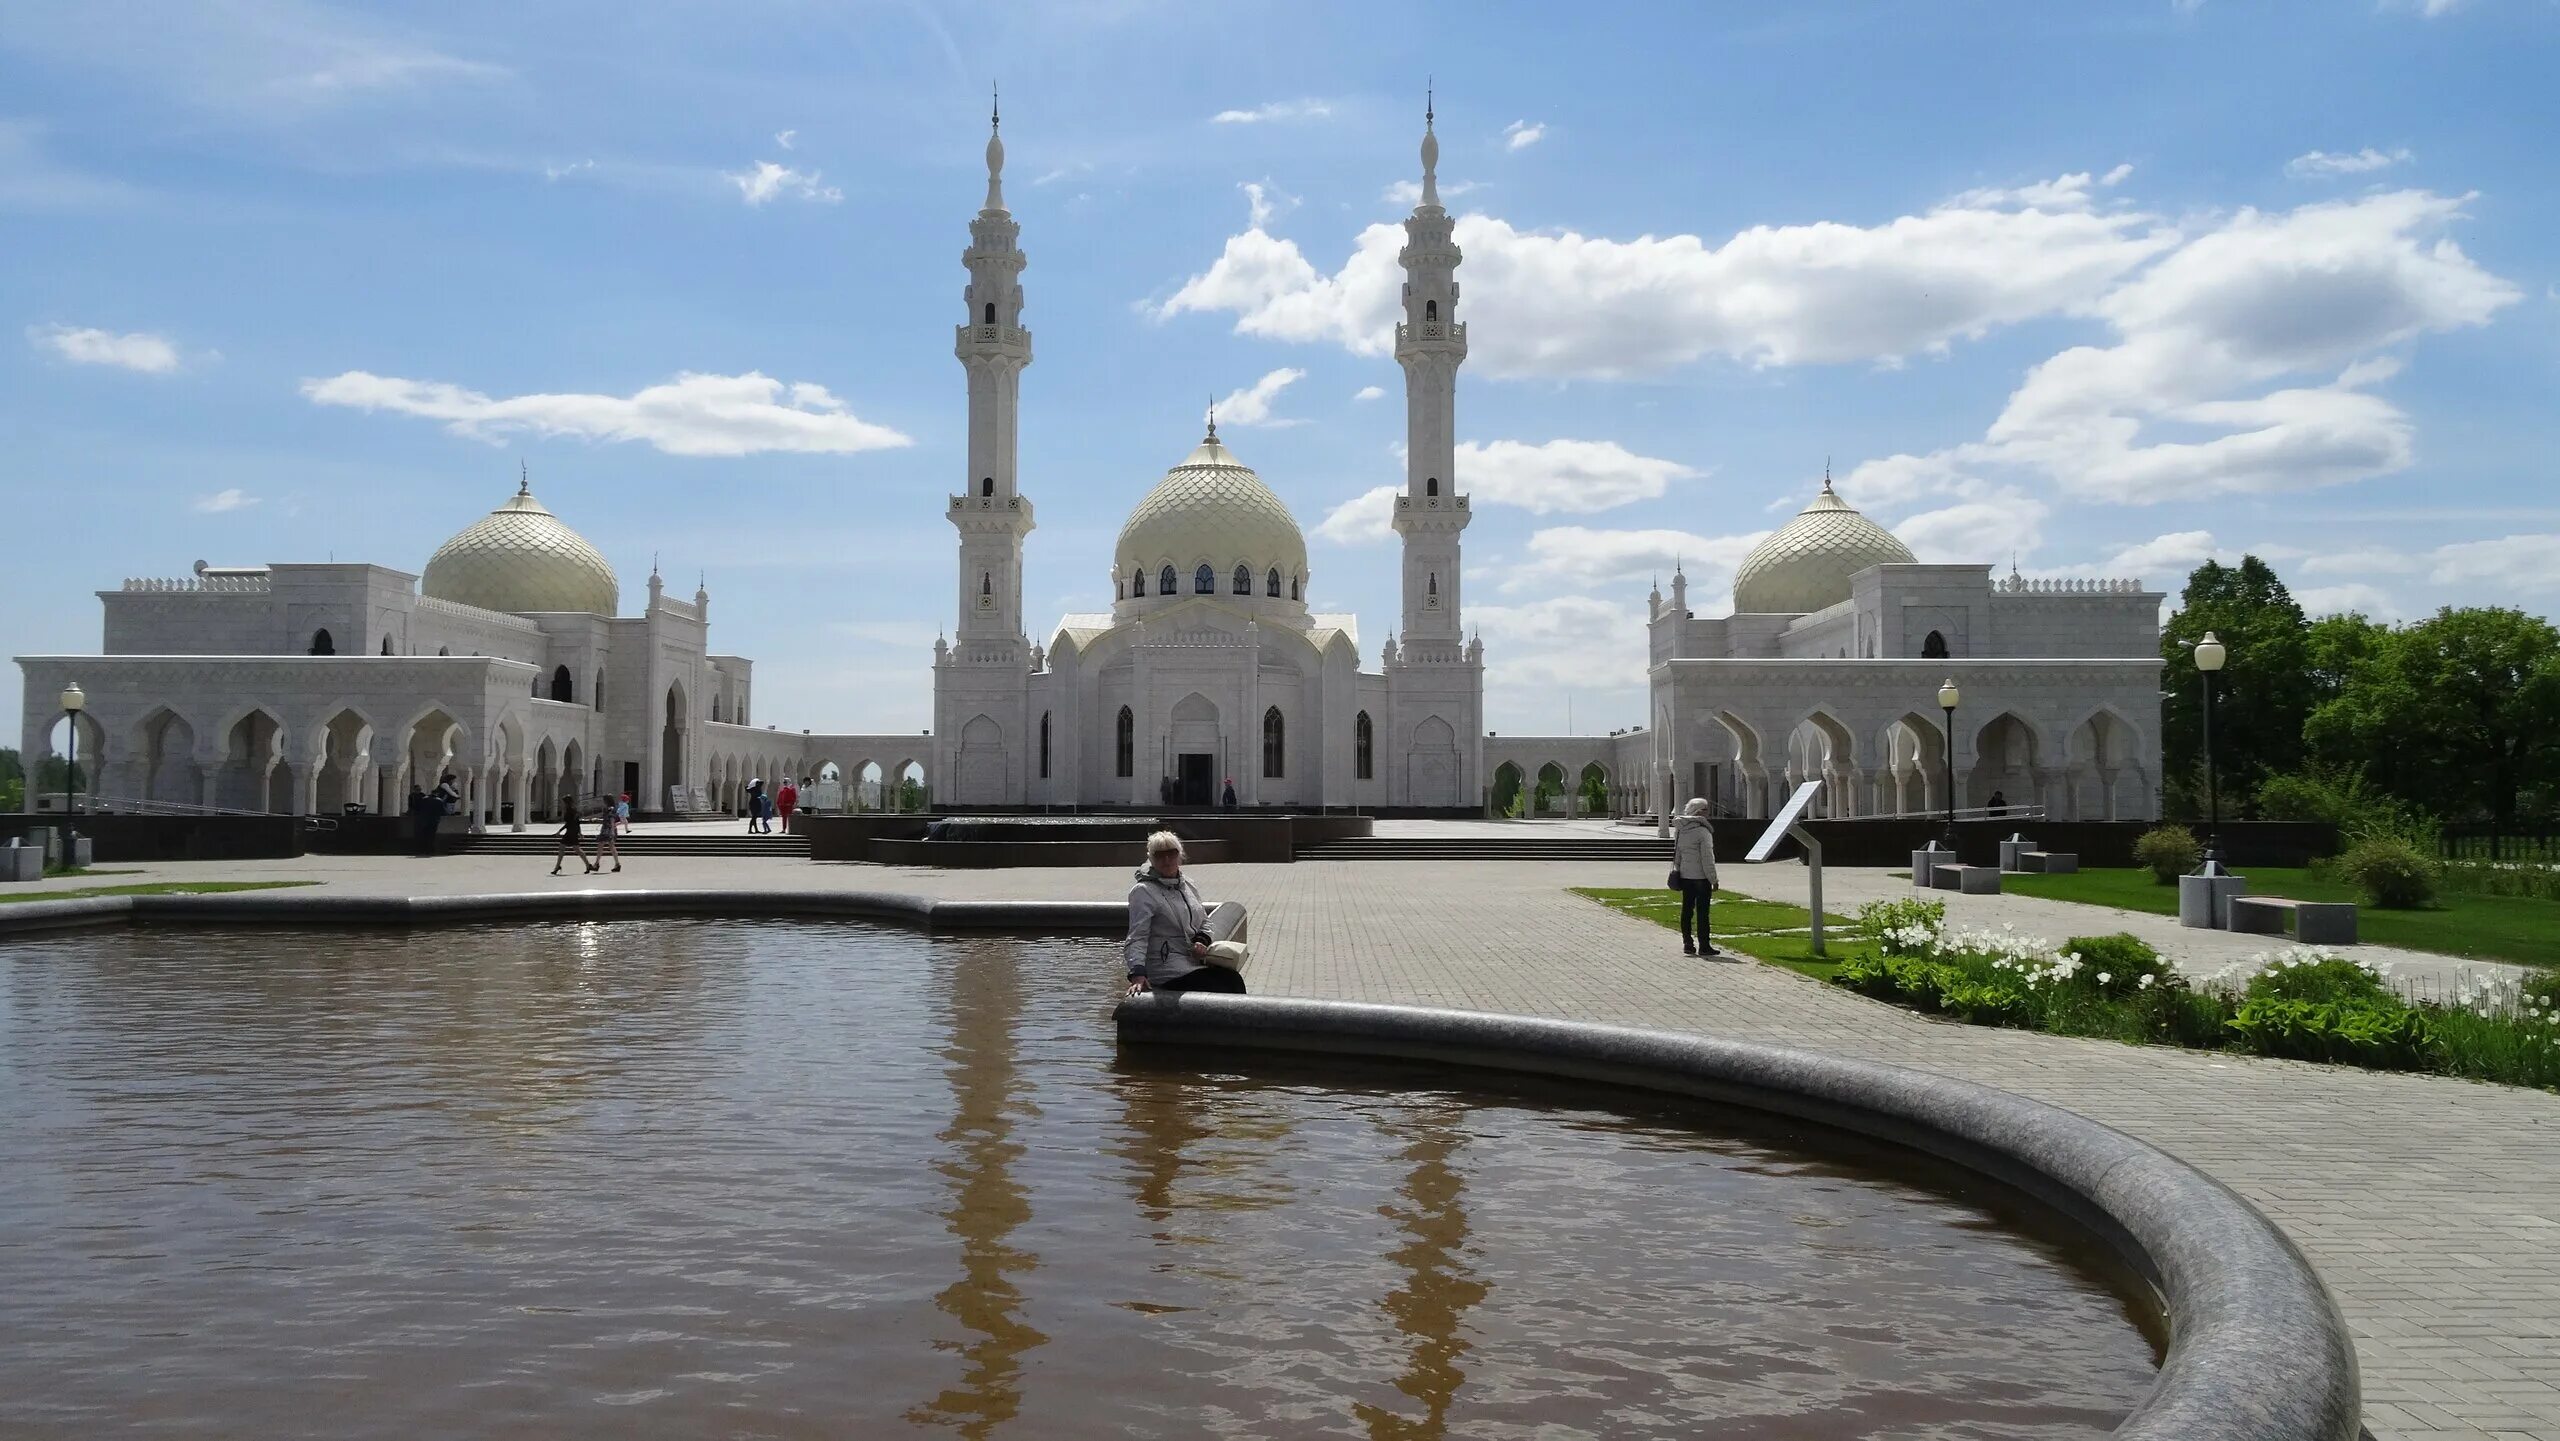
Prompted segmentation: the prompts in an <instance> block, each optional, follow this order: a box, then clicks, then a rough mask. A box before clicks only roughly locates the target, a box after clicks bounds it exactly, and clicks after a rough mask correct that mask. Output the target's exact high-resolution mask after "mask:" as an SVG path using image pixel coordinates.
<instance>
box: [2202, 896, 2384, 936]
mask: <svg viewBox="0 0 2560 1441" xmlns="http://www.w3.org/2000/svg"><path fill="white" fill-rule="evenodd" d="M2229 904H2230V908H2231V929H2232V930H2234V931H2246V932H2248V933H2250V934H2252V935H2265V936H2280V935H2283V934H2284V918H2285V914H2286V913H2287V912H2288V911H2289V912H2291V913H2292V915H2293V938H2294V939H2295V940H2297V941H2300V942H2301V943H2302V944H2304V945H2306V946H2352V945H2354V944H2355V943H2356V907H2355V902H2353V901H2292V900H2287V899H2285V898H2284V897H2282V896H2233V897H2232V898H2231V900H2230V902H2229Z"/></svg>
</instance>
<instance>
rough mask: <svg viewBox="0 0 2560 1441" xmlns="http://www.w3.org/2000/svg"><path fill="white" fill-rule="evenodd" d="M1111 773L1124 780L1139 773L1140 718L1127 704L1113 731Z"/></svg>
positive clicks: (1122, 708) (1121, 711) (1122, 709)
mask: <svg viewBox="0 0 2560 1441" xmlns="http://www.w3.org/2000/svg"><path fill="white" fill-rule="evenodd" d="M1111 773H1112V774H1113V775H1115V776H1118V777H1120V778H1121V779H1123V780H1126V779H1128V778H1130V777H1131V776H1134V775H1136V774H1137V773H1138V718H1137V716H1136V715H1135V714H1134V713H1132V712H1131V711H1130V709H1129V708H1128V707H1127V706H1122V707H1120V721H1119V725H1118V728H1117V730H1116V731H1115V732H1114V733H1113V741H1112V763H1111Z"/></svg>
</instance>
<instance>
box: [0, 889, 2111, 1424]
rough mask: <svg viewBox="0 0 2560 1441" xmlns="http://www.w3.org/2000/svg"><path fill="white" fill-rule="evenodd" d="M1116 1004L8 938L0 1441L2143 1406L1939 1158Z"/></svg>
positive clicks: (1788, 1415)
mask: <svg viewBox="0 0 2560 1441" xmlns="http://www.w3.org/2000/svg"><path fill="white" fill-rule="evenodd" d="M1118 972H1119V963H1118V958H1117V955H1116V948H1115V947H1114V946H1113V945H1112V944H1111V943H1110V942H1108V941H1106V940H1097V939H1090V938H1074V939H1025V938H1005V937H980V936H964V937H954V936H927V935H920V934H915V933H911V932H905V931H899V930H892V929H883V928H875V927H871V926H866V925H858V924H849V923H848V924H806V923H789V924H785V923H761V922H745V923H741V922H722V921H673V920H670V921H625V922H598V923H561V924H556V925H537V926H508V927H472V928H458V929H449V930H420V931H384V932H359V933H323V932H309V931H262V932H248V931H234V932H225V931H198V930H186V929H140V930H127V931H113V932H97V933H89V934H71V935H64V936H59V937H50V938H35V939H15V940H12V941H10V942H9V943H8V944H6V945H5V946H0V1435H6V1436H9V1437H12V1438H17V1437H94V1436H101V1435H106V1434H149V1435H160V1436H176V1437H191V1436H226V1437H229V1436H255V1437H288V1436H328V1437H381V1438H386V1441H389V1438H399V1441H415V1438H421V1437H432V1436H458V1435H469V1436H475V1437H497V1438H520V1437H556V1436H565V1435H577V1434H586V1435H598V1436H617V1437H619V1436H669V1437H714V1436H717V1437H803V1436H805V1437H831V1438H832V1437H846V1436H863V1435H872V1434H881V1433H892V1432H900V1431H916V1432H927V1433H930V1432H935V1431H948V1432H952V1433H956V1434H958V1435H961V1436H968V1437H980V1436H1020V1437H1052V1436H1056V1437H1081V1436H1094V1437H1103V1436H1125V1435H1140V1436H1166V1437H1177V1436H1194V1435H1202V1434H1213V1435H1234V1436H1269V1435H1318V1434H1325V1435H1349V1436H1367V1437H1377V1438H1385V1437H1396V1438H1429V1437H1437V1436H1442V1435H1447V1436H1464V1437H1469V1438H1476V1437H1529V1436H1541V1437H1551V1436H1558V1435H1572V1434H1595V1435H1606V1436H1612V1437H1618V1436H1690V1435H1695V1434H1701V1433H1702V1432H1712V1434H1714V1435H1716V1436H1719V1437H1770V1438H1776V1437H1788V1438H1805V1437H1848V1436H1930V1437H1960V1436H1961V1437H1974V1436H1981V1437H1988V1436H2000V1437H2014V1436H2052V1437H2063V1436H2070V1437H2082V1436H2098V1435H2104V1434H2105V1433H2106V1432H2107V1431H2108V1430H2109V1429H2110V1428H2111V1427H2112V1426H2113V1425H2114V1423H2115V1422H2116V1421H2117V1420H2118V1419H2120V1418H2121V1417H2122V1416H2123V1414H2124V1413H2125V1412H2126V1411H2127V1410H2128V1409H2130V1407H2131V1406H2132V1404H2133V1403H2134V1401H2135V1400H2136V1399H2137V1398H2138V1397H2139V1396H2140V1395H2141V1394H2142V1392H2143V1391H2144V1390H2145V1389H2146V1388H2147V1387H2148V1386H2149V1384H2150V1382H2151V1379H2152V1377H2153V1374H2154V1370H2155V1364H2156V1359H2157V1358H2156V1352H2155V1350H2154V1348H2153V1345H2152V1343H2151V1341H2149V1340H2148V1339H2146V1327H2147V1325H2148V1322H2147V1321H2142V1320H2140V1319H2139V1318H2138V1317H2137V1314H2136V1312H2135V1311H2134V1310H2133V1309H2131V1308H2129V1306H2128V1304H2127V1302H2126V1301H2125V1299H2124V1298H2123V1297H2122V1296H2121V1295H2120V1294H2119V1292H2118V1290H2116V1289H2114V1288H2113V1287H2112V1286H2111V1285H2110V1283H2109V1282H2108V1281H2107V1280H2106V1279H2105V1278H2104V1277H2103V1276H2102V1275H2100V1274H2099V1273H2098V1272H2096V1271H2094V1270H2092V1269H2090V1266H2089V1262H2088V1258H2087V1257H2086V1256H2084V1255H2082V1254H2080V1253H2079V1252H2078V1251H2076V1250H2075V1249H2074V1248H2073V1246H2072V1245H2071V1244H2070V1243H2069V1242H2068V1241H2067V1240H2063V1241H2057V1240H2055V1239H2052V1238H2051V1235H2050V1234H2048V1233H2046V1232H2044V1231H2042V1230H2040V1229H2039V1228H2038V1227H2036V1226H2034V1225H2032V1224H2029V1225H2026V1226H2025V1227H2024V1228H2023V1229H2022V1228H2021V1225H2020V1220H2021V1218H2019V1217H2016V1216H2013V1215H2011V1214H2009V1213H2008V1210H2007V1207H2008V1202H2007V1201H2006V1200H2005V1199H2003V1198H2000V1197H1998V1196H1996V1195H1986V1194H1978V1193H1975V1192H1973V1191H1972V1190H1970V1189H1969V1188H1967V1187H1966V1186H1965V1185H1964V1184H1963V1183H1962V1182H1961V1181H1960V1180H1951V1179H1950V1178H1948V1177H1946V1176H1943V1175H1938V1174H1932V1173H1927V1172H1923V1171H1917V1170H1914V1169H1913V1168H1912V1166H1911V1165H1910V1164H1909V1163H1908V1161H1907V1160H1906V1159H1905V1158H1899V1157H1896V1156H1894V1155H1892V1154H1890V1153H1886V1154H1877V1153H1874V1152H1872V1151H1862V1150H1861V1149H1859V1148H1856V1147H1853V1146H1850V1145H1848V1144H1847V1143H1845V1142H1842V1141H1840V1140H1839V1139H1838V1138H1834V1137H1829V1136H1826V1135H1821V1134H1814V1135H1805V1134H1796V1133H1790V1132H1788V1131H1785V1130H1781V1129H1776V1128H1772V1127H1767V1126H1759V1127H1751V1126H1744V1127H1740V1128H1737V1127H1736V1125H1734V1124H1733V1122H1732V1119H1731V1118H1730V1117H1724V1116H1719V1115H1717V1114H1715V1113H1714V1112H1712V1111H1710V1110H1708V1109H1706V1108H1704V1107H1699V1106H1691V1105H1684V1104H1678V1103H1668V1102H1660V1101H1652V1100H1646V1099H1643V1098H1627V1097H1619V1096H1614V1095H1607V1094H1604V1095H1602V1097H1601V1098H1600V1102H1599V1103H1598V1104H1595V1103H1594V1102H1593V1100H1592V1099H1591V1098H1590V1097H1588V1096H1583V1097H1579V1098H1577V1097H1576V1096H1575V1095H1574V1094H1573V1093H1570V1092H1567V1091H1564V1090H1561V1089H1557V1088H1548V1087H1533V1086H1521V1085H1517V1084H1506V1083H1502V1082H1498V1081H1488V1082H1485V1083H1483V1084H1476V1083H1475V1082H1474V1081H1472V1080H1468V1081H1467V1082H1466V1083H1465V1084H1463V1085H1461V1084H1460V1082H1461V1080H1462V1078H1460V1077H1458V1076H1454V1075H1452V1074H1450V1073H1445V1072H1422V1071H1415V1070H1407V1069H1394V1068H1386V1067H1369V1066H1356V1065H1346V1064H1342V1063H1338V1062H1327V1063H1322V1064H1317V1063H1273V1062H1270V1061H1267V1060H1251V1061H1248V1060H1246V1059H1245V1058H1238V1059H1237V1060H1236V1062H1235V1063H1233V1064H1232V1065H1227V1066H1221V1067H1216V1068H1213V1069H1211V1070H1207V1071H1203V1070H1199V1069H1195V1068H1194V1067H1193V1066H1192V1064H1191V1061H1192V1060H1193V1059H1195V1058H1183V1059H1182V1060H1180V1061H1177V1060H1175V1059H1174V1058H1165V1059H1163V1060H1161V1061H1159V1060H1152V1059H1149V1058H1147V1057H1142V1056H1131V1057H1127V1058H1123V1057H1122V1056H1120V1055H1119V1053H1118V1049H1117V1047H1116V1045H1115V1042H1114V1039H1113V1035H1112V1030H1111V1023H1110V1007H1111V1004H1112V1001H1113V1000H1114V998H1115V997H1116V994H1117V990H1118V985H1119V981H1118ZM1702 1127H1704V1128H1706V1129H1703V1130H1702V1129H1701V1128H1702ZM2025 1219H2027V1220H2029V1221H2032V1218H2025Z"/></svg>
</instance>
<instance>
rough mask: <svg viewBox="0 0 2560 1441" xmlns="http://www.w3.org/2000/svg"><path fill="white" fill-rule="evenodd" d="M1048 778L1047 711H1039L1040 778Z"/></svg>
mask: <svg viewBox="0 0 2560 1441" xmlns="http://www.w3.org/2000/svg"><path fill="white" fill-rule="evenodd" d="M1048 778H1049V713H1048V712H1047V711H1042V712H1040V779H1042V780H1044V781H1045V780H1047V779H1048Z"/></svg>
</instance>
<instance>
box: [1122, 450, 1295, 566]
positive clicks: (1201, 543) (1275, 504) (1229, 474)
mask: <svg viewBox="0 0 2560 1441" xmlns="http://www.w3.org/2000/svg"><path fill="white" fill-rule="evenodd" d="M1113 564H1114V569H1115V571H1116V572H1117V573H1118V575H1119V576H1120V577H1121V578H1123V579H1126V578H1127V577H1128V576H1129V575H1130V574H1132V573H1133V572H1134V573H1141V574H1144V575H1146V576H1147V577H1149V578H1150V580H1152V579H1153V578H1155V577H1156V576H1157V575H1158V574H1159V573H1160V572H1161V571H1162V570H1163V568H1164V567H1166V566H1172V567H1173V568H1174V571H1175V573H1176V574H1177V575H1178V576H1180V578H1181V582H1182V587H1181V592H1180V593H1182V594H1186V595H1187V594H1190V593H1191V590H1192V584H1191V582H1192V575H1193V572H1194V571H1195V570H1197V569H1198V568H1199V567H1200V566H1203V565H1206V566H1208V567H1209V568H1210V569H1211V570H1212V571H1214V572H1215V573H1216V574H1217V575H1218V576H1219V577H1220V581H1219V585H1218V591H1219V593H1220V594H1224V593H1226V592H1227V591H1228V590H1229V586H1228V585H1227V583H1226V580H1225V577H1226V576H1227V575H1228V574H1229V573H1230V572H1231V571H1233V570H1234V569H1235V568H1236V567H1237V566H1239V565H1243V566H1246V567H1248V568H1250V569H1251V571H1252V573H1253V575H1254V577H1255V580H1256V584H1255V588H1254V593H1255V594H1256V595H1261V594H1263V593H1264V589H1265V587H1264V586H1263V585H1262V584H1261V581H1262V578H1263V577H1265V576H1266V575H1267V574H1268V573H1269V572H1271V571H1274V570H1277V571H1279V572H1280V574H1281V577H1282V578H1283V581H1284V583H1286V584H1290V585H1296V584H1300V583H1302V582H1303V580H1304V578H1305V576H1306V573H1307V538H1306V536H1305V535H1304V534H1302V533H1301V532H1300V531H1299V529H1298V521H1297V518H1296V517H1295V516H1292V515H1291V514H1289V507H1288V506H1286V505H1284V504H1282V503H1281V500H1280V497H1279V496H1277V495H1274V494H1272V491H1271V487H1270V486H1267V485H1265V484H1263V483H1262V477H1261V476H1258V475H1256V474H1254V473H1253V471H1252V470H1251V469H1250V468H1248V467H1247V466H1245V465H1244V464H1243V463H1242V462H1240V461H1238V460H1237V459H1236V458H1235V455H1234V453H1233V452H1231V451H1229V450H1228V449H1227V448H1226V447H1225V446H1224V445H1221V444H1219V442H1218V429H1217V427H1216V426H1214V425H1213V426H1211V427H1210V428H1209V434H1208V438H1207V439H1204V440H1202V441H1201V442H1200V444H1199V446H1198V447H1197V448H1195V449H1194V450H1193V451H1192V452H1191V454H1190V455H1189V456H1187V457H1186V458H1184V460H1183V462H1182V464H1180V465H1177V466H1175V467H1174V468H1173V469H1171V470H1168V471H1166V472H1165V473H1164V479H1162V480H1160V481H1157V482H1156V487H1155V489H1153V490H1151V491H1148V492H1147V496H1146V499H1144V500H1141V501H1139V502H1138V508H1137V509H1136V510H1133V511H1131V512H1129V523H1128V524H1127V525H1124V526H1122V527H1121V528H1120V544H1119V547H1118V549H1117V550H1116V552H1115V553H1114V562H1113Z"/></svg>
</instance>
